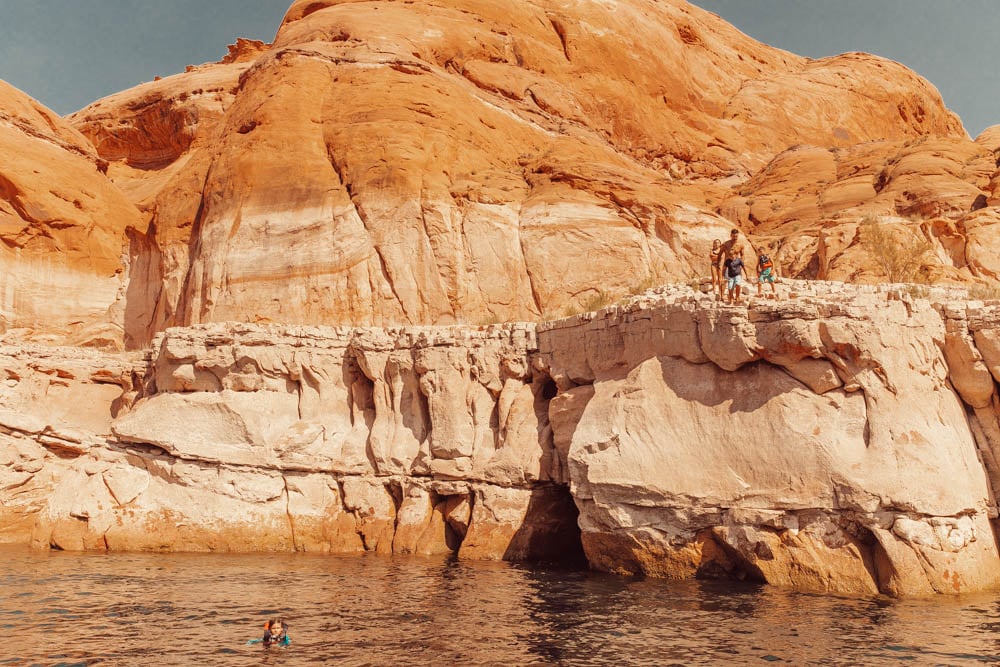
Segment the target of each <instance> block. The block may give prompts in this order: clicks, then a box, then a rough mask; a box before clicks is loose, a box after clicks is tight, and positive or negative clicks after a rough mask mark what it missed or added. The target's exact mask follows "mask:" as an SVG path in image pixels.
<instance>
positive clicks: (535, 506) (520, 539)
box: [504, 484, 587, 567]
mask: <svg viewBox="0 0 1000 667" xmlns="http://www.w3.org/2000/svg"><path fill="white" fill-rule="evenodd" d="M579 516H580V512H579V510H578V509H577V506H576V503H575V502H574V501H573V496H572V495H571V494H570V491H569V487H568V486H564V485H558V484H552V485H547V486H540V487H537V488H535V489H533V490H532V491H531V500H530V501H529V502H528V509H527V511H526V512H525V515H524V521H523V522H522V523H521V527H520V528H519V529H518V530H517V532H515V533H514V537H513V539H512V540H511V541H510V545H509V546H508V547H507V550H506V551H505V552H504V560H508V561H523V562H532V563H543V564H558V565H560V566H568V567H585V566H586V564H587V559H586V556H585V554H584V551H583V542H582V540H581V534H580V525H579V522H578V519H579Z"/></svg>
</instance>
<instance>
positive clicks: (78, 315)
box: [0, 81, 140, 349]
mask: <svg viewBox="0 0 1000 667" xmlns="http://www.w3.org/2000/svg"><path fill="white" fill-rule="evenodd" d="M106 167H107V164H106V163H104V162H102V161H101V160H100V159H99V158H98V157H97V155H96V154H95V152H94V149H93V147H92V146H91V145H90V143H89V142H88V141H87V140H86V138H84V137H83V136H82V135H81V134H80V133H79V132H77V131H75V130H74V129H73V128H72V127H70V125H69V124H67V123H66V122H65V121H63V120H62V119H61V118H59V117H58V116H57V115H55V114H54V113H52V112H51V111H49V110H48V109H45V108H44V107H42V106H41V105H40V104H38V103H37V102H35V101H34V100H32V99H31V98H29V97H27V96H26V95H24V94H23V93H21V92H20V91H17V90H16V89H14V88H12V87H10V86H9V85H7V84H6V83H4V82H2V81H0V264H2V266H3V271H2V272H0V330H2V331H4V332H6V331H8V330H15V329H16V330H20V331H21V333H22V334H24V335H26V336H29V337H32V338H34V339H37V340H56V341H59V342H67V341H68V342H70V343H74V344H80V345H90V346H97V347H104V348H112V349H114V348H118V349H120V348H121V346H122V338H123V336H122V328H123V315H122V311H123V309H124V300H123V298H122V297H123V291H124V287H125V267H126V263H125V261H124V257H123V251H124V248H125V244H124V239H125V229H126V228H127V227H129V226H130V225H136V224H138V223H139V220H140V215H139V211H138V210H136V208H135V207H134V206H133V205H132V204H131V203H130V202H129V201H128V200H127V199H126V198H125V197H124V196H123V195H122V193H121V192H120V191H119V190H118V189H116V188H115V187H114V186H113V185H112V184H111V183H109V182H108V180H107V178H105V176H104V175H103V174H102V173H101V171H100V170H101V169H103V168H106Z"/></svg>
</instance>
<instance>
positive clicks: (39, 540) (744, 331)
mask: <svg viewBox="0 0 1000 667" xmlns="http://www.w3.org/2000/svg"><path fill="white" fill-rule="evenodd" d="M793 289H795V290H797V293H795V294H793V298H792V299H789V300H786V301H779V302H770V301H758V302H756V303H755V304H754V307H753V308H752V309H747V308H746V307H729V306H721V305H717V304H716V303H715V302H714V300H713V299H712V298H711V297H710V296H707V295H705V294H702V293H701V292H695V291H692V290H690V289H689V288H686V287H665V288H660V289H659V290H656V291H653V292H648V293H646V294H645V295H642V296H640V297H636V298H633V299H632V300H631V301H629V302H628V303H626V304H625V305H622V306H618V307H612V308H609V309H606V310H603V311H600V312H598V313H590V314H585V315H580V316H575V317H571V318H568V319H564V320H559V321H555V322H548V323H544V324H541V325H533V324H509V325H498V326H490V327H478V328H472V327H405V328H396V329H351V328H340V329H330V328H311V327H279V326H261V325H234V324H229V325H226V324H212V325H201V326H196V327H190V328H182V329H170V330H168V331H167V332H165V333H164V334H162V335H160V336H158V337H157V339H156V340H155V341H154V344H153V346H152V347H151V349H150V350H149V352H148V353H146V354H145V355H139V356H133V357H131V360H129V359H127V358H122V357H111V356H106V355H105V356H102V355H98V354H97V353H96V352H95V353H87V354H84V353H81V352H79V351H75V350H64V351H60V350H50V351H48V352H45V353H40V351H39V350H35V349H32V350H18V349H16V348H11V347H5V348H4V350H5V353H4V355H3V357H0V364H2V367H3V369H4V371H5V372H6V375H7V377H8V378H9V379H8V381H7V383H6V384H5V385H4V390H3V391H4V393H3V396H2V402H3V405H4V407H5V410H4V411H3V412H0V456H2V459H3V463H4V464H5V465H4V466H3V468H2V473H0V475H2V478H0V488H3V489H4V491H3V496H2V500H3V502H2V503H0V536H2V539H3V540H5V541H19V542H28V541H31V542H32V543H34V544H35V545H37V546H40V547H46V546H52V547H57V548H65V549H111V550H128V549H140V550H220V551H246V550H262V549H263V550H302V551H321V552H337V553H350V552H359V551H363V550H369V551H376V552H381V553H390V552H391V553H423V554H431V553H446V552H457V554H458V555H459V557H463V558H479V559H482V558H486V559H508V560H523V559H528V560H530V559H538V558H542V559H552V558H559V557H564V556H573V555H575V554H577V553H578V552H579V551H580V550H581V549H582V550H583V552H584V553H585V555H586V558H587V560H588V562H589V564H590V566H591V567H594V568H597V569H603V570H609V571H615V572H623V573H644V574H649V575H654V576H665V577H692V576H698V577H735V578H750V579H754V580H760V581H765V582H769V583H774V584H778V585H782V586H791V587H795V588H801V589H805V590H822V591H834V592H850V593H869V594H870V593H876V592H883V593H889V594H894V595H903V594H924V593H932V592H938V593H952V592H962V591H973V590H983V589H989V588H993V587H996V586H997V585H1000V555H998V552H997V542H996V538H995V535H994V531H993V527H992V526H991V522H990V520H991V518H995V517H996V505H995V501H994V499H993V489H995V488H996V484H997V482H998V481H1000V468H998V466H997V456H998V455H1000V450H998V446H1000V426H998V421H997V419H998V416H997V415H998V412H997V408H996V405H997V404H998V402H997V393H996V385H995V382H996V381H997V378H998V377H1000V343H998V340H1000V303H997V302H993V303H990V304H988V305H987V304H983V303H982V302H968V304H966V303H965V302H961V303H960V302H956V301H948V300H947V299H946V297H949V296H954V294H952V295H949V294H946V293H945V291H944V290H941V289H938V290H936V291H934V292H933V293H932V294H931V299H930V300H928V299H924V298H913V297H912V296H910V295H909V294H908V293H907V292H906V290H904V289H902V288H895V289H875V288H868V289H866V288H854V287H848V286H843V285H837V284H833V283H797V284H795V285H793ZM84 404H87V405H93V404H100V405H103V406H104V415H105V416H104V418H103V419H97V418H94V417H86V415H92V414H93V412H92V411H83V410H81V407H80V406H81V405H84ZM85 419H89V421H84V420H85Z"/></svg>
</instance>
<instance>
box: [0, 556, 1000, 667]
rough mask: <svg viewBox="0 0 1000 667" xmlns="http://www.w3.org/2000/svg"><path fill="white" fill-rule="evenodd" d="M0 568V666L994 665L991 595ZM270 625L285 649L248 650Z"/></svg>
mask: <svg viewBox="0 0 1000 667" xmlns="http://www.w3.org/2000/svg"><path fill="white" fill-rule="evenodd" d="M0 559H2V560H3V562H4V563H5V567H4V572H3V574H2V575H0V632H2V634H3V637H4V639H3V641H2V642H0V665H144V666H150V667H153V666H159V665H289V666H291V665H503V666H507V667H510V666H515V665H727V664H732V665H744V664H746V665H754V664H756V665H764V664H771V663H781V664H793V665H810V664H814V665H821V664H822V665H892V664H903V665H971V664H984V663H993V662H1000V596H996V595H989V596H966V597H961V598H935V599H930V600H904V601H896V600H888V599H845V598H836V597H829V596H819V595H805V594H797V593H790V592H787V591H780V590H775V589H771V588H766V587H741V586H734V585H732V584H720V583H711V582H687V583H671V582H665V581H659V580H650V579H645V580H644V579H627V578H621V577H615V576H609V575H602V574H596V573H590V572H580V571H558V570H545V569H537V568H530V567H524V566H515V565H509V564H505V563H497V564H491V563H485V564H484V563H464V562H455V561H450V560H428V559H418V558H401V557H393V558H384V557H377V556H359V557H329V556H315V555H246V556H244V555H130V554H112V555H106V554H70V553H60V552H52V553H45V552H32V551H28V550H26V549H22V548H6V547H0ZM272 615H282V616H284V617H285V619H286V621H287V622H288V623H289V625H290V626H291V630H290V635H291V637H292V645H291V646H290V647H288V648H284V649H277V648H271V649H268V650H265V649H263V648H262V647H261V646H260V645H255V646H248V645H246V642H247V640H249V639H252V638H255V637H258V636H259V635H260V634H262V630H263V623H264V621H265V620H266V619H267V617H269V616H272Z"/></svg>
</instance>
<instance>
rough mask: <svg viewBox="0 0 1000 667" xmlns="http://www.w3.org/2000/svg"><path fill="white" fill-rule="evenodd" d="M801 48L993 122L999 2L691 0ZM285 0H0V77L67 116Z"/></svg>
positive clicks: (281, 7)
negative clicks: (932, 93)
mask: <svg viewBox="0 0 1000 667" xmlns="http://www.w3.org/2000/svg"><path fill="white" fill-rule="evenodd" d="M694 2H695V4H697V5H699V6H701V7H703V8H704V9H707V10H709V11H712V12H715V13H716V14H719V15H720V16H722V17H723V18H724V19H726V20H727V21H729V22H730V23H732V24H733V25H735V26H736V27H737V28H739V29H740V30H742V31H743V32H745V33H747V34H748V35H750V36H751V37H753V38H755V39H758V40H760V41H763V42H766V43H768V44H771V45H773V46H777V47H780V48H783V49H786V50H788V51H792V52H793V53H798V54H800V55H804V56H811V57H817V58H818V57H823V56H829V55H835V54H837V53H843V52H844V51H868V52H870V53H877V54H878V55H881V56H885V57H887V58H892V59H893V60H898V61H899V62H901V63H903V64H904V65H906V66H908V67H910V68H911V69H914V70H916V71H917V72H918V73H919V74H921V75H923V76H924V77H926V78H928V79H929V80H930V81H931V82H932V83H933V84H934V85H935V86H936V87H937V88H938V90H939V91H941V94H942V96H943V97H944V100H945V103H946V104H947V105H948V107H949V108H951V109H952V110H953V111H956V112H957V113H958V114H959V115H960V116H961V117H962V120H963V122H964V123H965V127H966V129H967V130H968V131H969V133H970V134H971V135H972V136H973V137H975V136H976V135H977V134H978V133H979V132H981V131H982V130H983V129H985V128H986V127H988V126H989V125H993V124H997V123H1000V0H694ZM290 5H291V0H0V16H2V17H3V20H2V21H0V79H4V80H6V81H8V82H9V83H11V84H13V85H14V86H16V87H18V88H20V89H21V90H24V91H25V92H27V93H28V94H29V95H31V96H32V97H35V98H36V99H38V100H39V101H41V102H42V103H43V104H45V105H47V106H49V107H51V108H52V109H54V110H55V111H57V112H59V113H62V114H66V113H71V112H73V111H76V110H77V109H79V108H81V107H83V106H86V105H87V104H89V103H90V102H92V101H94V100H96V99H98V98H101V97H103V96H105V95H109V94H111V93H114V92H118V91H120V90H124V89H126V88H129V87H131V86H134V85H136V84H138V83H142V82H143V81H149V80H151V79H152V78H153V77H154V76H157V75H160V76H166V75H169V74H174V73H177V72H181V71H183V70H184V67H185V66H186V65H197V64H200V63H203V62H211V61H215V60H219V59H220V58H221V57H222V56H223V55H225V53H226V45H227V44H231V43H232V42H234V41H236V38H237V37H251V38H255V39H262V40H264V41H271V39H273V37H274V33H275V31H276V30H277V28H278V24H279V23H280V21H281V18H282V16H284V13H285V11H286V10H287V9H288V7H289V6H290Z"/></svg>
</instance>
